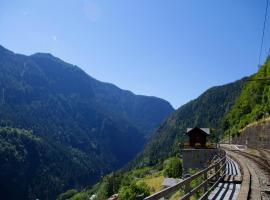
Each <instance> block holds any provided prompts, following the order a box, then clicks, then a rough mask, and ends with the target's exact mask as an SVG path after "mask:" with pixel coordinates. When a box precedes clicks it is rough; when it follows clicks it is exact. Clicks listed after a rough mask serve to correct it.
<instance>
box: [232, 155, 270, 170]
mask: <svg viewBox="0 0 270 200" xmlns="http://www.w3.org/2000/svg"><path fill="white" fill-rule="evenodd" d="M259 152H260V151H259ZM237 153H239V154H240V155H243V156H245V157H247V158H249V159H250V160H253V161H254V162H255V163H257V164H258V165H259V166H260V167H261V168H262V169H263V170H265V171H267V172H270V160H269V159H267V157H266V158H265V157H262V156H257V155H254V154H251V153H247V152H244V151H237ZM260 153H262V152H260Z"/></svg>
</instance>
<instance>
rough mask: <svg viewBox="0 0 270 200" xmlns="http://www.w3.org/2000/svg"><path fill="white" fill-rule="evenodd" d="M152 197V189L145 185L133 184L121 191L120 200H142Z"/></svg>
mask: <svg viewBox="0 0 270 200" xmlns="http://www.w3.org/2000/svg"><path fill="white" fill-rule="evenodd" d="M149 195H150V188H149V186H148V185H146V184H145V183H140V184H136V183H132V184H131V185H129V186H124V187H122V188H121V189H120V192H119V200H141V199H144V198H145V197H147V196H149Z"/></svg>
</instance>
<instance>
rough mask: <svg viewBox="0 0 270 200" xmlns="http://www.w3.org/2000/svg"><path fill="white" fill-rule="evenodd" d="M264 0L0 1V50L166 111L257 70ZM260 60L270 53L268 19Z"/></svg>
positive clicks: (269, 25) (269, 17)
mask: <svg viewBox="0 0 270 200" xmlns="http://www.w3.org/2000/svg"><path fill="white" fill-rule="evenodd" d="M265 4H266V0H1V1H0V44H1V45H3V46H4V47H6V48H8V49H10V50H12V51H14V52H16V53H22V54H26V55H30V54H33V53H35V52H49V53H52V54H53V55H55V56H57V57H59V58H61V59H63V60H65V61H67V62H70V63H72V64H76V65H78V66H79V67H81V68H82V69H83V70H85V71H86V72H87V73H88V74H89V75H91V76H93V77H94V78H97V79H99V80H101V81H105V82H111V83H114V84H116V85H117V86H119V87H120V88H123V89H128V90H131V91H133V92H134V93H136V94H144V95H150V96H157V97H161V98H164V99H166V100H168V101H169V102H170V103H171V104H172V105H173V106H174V107H176V108H177V107H179V106H180V105H182V104H184V103H186V102H188V101H189V100H191V99H194V98H196V97H197V96H199V95H200V94H201V93H202V92H203V91H205V90H206V89H208V88H209V87H212V86H215V85H221V84H225V83H228V82H231V81H234V80H237V79H240V78H242V77H243V76H247V75H250V74H252V73H255V72H256V71H257V69H258V67H257V65H258V57H259V47H260V42H261V35H262V27H263V19H264V12H265ZM268 19H269V20H268V23H267V29H266V33H265V34H266V35H265V44H264V47H263V57H262V60H263V59H265V56H266V52H267V51H268V48H269V47H270V16H269V15H268Z"/></svg>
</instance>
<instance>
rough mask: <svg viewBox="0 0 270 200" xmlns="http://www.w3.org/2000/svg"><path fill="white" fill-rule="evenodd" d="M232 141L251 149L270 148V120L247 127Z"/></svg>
mask: <svg viewBox="0 0 270 200" xmlns="http://www.w3.org/2000/svg"><path fill="white" fill-rule="evenodd" d="M232 141H233V143H236V144H242V145H247V146H248V147H249V148H270V119H268V120H264V121H262V122H259V123H257V124H253V125H250V126H248V127H246V128H245V129H243V130H242V131H241V132H240V134H238V135H236V136H235V137H234V138H233V140H232Z"/></svg>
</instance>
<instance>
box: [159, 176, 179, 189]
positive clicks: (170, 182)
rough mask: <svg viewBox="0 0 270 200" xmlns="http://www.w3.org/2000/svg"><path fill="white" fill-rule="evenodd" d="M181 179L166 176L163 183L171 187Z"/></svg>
mask: <svg viewBox="0 0 270 200" xmlns="http://www.w3.org/2000/svg"><path fill="white" fill-rule="evenodd" d="M179 182H180V180H179V179H175V178H165V179H164V181H163V183H162V186H165V187H171V186H173V185H175V184H177V183H179Z"/></svg>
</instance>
